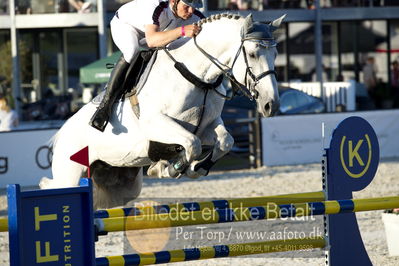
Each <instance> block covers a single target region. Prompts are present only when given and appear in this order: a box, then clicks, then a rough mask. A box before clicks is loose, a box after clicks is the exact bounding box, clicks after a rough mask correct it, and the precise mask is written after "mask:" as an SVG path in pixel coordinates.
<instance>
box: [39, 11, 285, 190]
mask: <svg viewBox="0 0 399 266" xmlns="http://www.w3.org/2000/svg"><path fill="white" fill-rule="evenodd" d="M250 19H251V20H252V18H250ZM244 21H245V18H239V19H229V18H226V17H222V18H220V19H218V20H214V21H212V22H206V23H203V24H202V31H201V34H199V35H198V36H197V43H198V44H199V46H201V47H202V48H203V49H204V50H205V51H207V52H208V53H209V54H211V55H212V56H213V57H214V58H217V60H218V61H219V62H221V63H223V64H225V65H230V66H231V64H232V61H233V59H234V56H235V55H236V53H237V50H238V49H239V47H240V43H241V36H240V30H241V27H242V25H243V24H244ZM279 23H281V21H280V22H279ZM279 23H278V24H279ZM172 46H173V45H172ZM172 46H171V47H172ZM244 46H245V49H246V52H247V54H248V61H249V66H250V67H251V70H252V72H253V73H254V74H255V75H258V74H259V73H262V72H264V71H267V70H269V69H274V60H275V57H276V55H277V51H276V49H275V48H274V47H273V48H268V49H266V48H265V47H263V46H261V45H259V44H258V43H256V42H253V41H245V42H244ZM171 54H172V55H173V56H174V57H175V59H176V60H177V61H180V62H184V64H185V65H186V67H187V68H188V69H189V70H190V71H191V72H192V73H194V74H195V75H196V76H197V77H199V78H200V79H202V80H203V81H205V82H214V81H215V80H216V78H217V77H218V76H219V75H220V74H221V71H220V70H219V69H218V68H216V67H215V66H214V65H213V64H212V63H211V61H210V60H209V59H207V58H206V57H205V56H204V55H203V54H202V53H201V52H200V51H199V50H198V49H197V48H196V47H195V45H194V42H193V40H189V41H188V42H187V43H185V44H184V45H182V46H181V47H179V48H176V49H172V50H171ZM245 70H246V64H245V62H244V58H243V55H242V53H241V54H240V56H239V58H238V60H237V62H236V63H235V65H234V68H233V74H234V75H235V77H236V78H237V80H238V81H239V82H241V83H244V82H245V81H244V78H245ZM249 80H251V79H249ZM256 89H257V90H258V91H259V98H258V99H257V105H258V111H259V112H260V113H262V114H263V115H264V116H269V115H270V114H269V113H268V112H270V110H265V106H266V105H267V104H268V103H270V102H278V91H277V81H276V79H275V76H274V75H268V76H267V77H265V78H263V79H261V80H260V82H259V84H258V85H257V86H256ZM218 91H219V92H221V93H226V90H225V89H224V87H223V86H220V87H219V88H218ZM138 100H139V103H140V119H138V118H137V117H136V116H135V115H134V113H133V111H132V108H131V106H130V103H129V100H124V101H122V102H120V103H118V104H115V105H114V112H113V116H112V118H111V120H110V123H109V124H108V125H107V127H106V129H105V131H104V132H103V133H102V132H100V131H98V130H96V129H94V128H92V127H91V126H89V124H88V121H89V119H90V117H91V116H92V115H93V113H94V112H95V110H96V106H95V105H94V104H93V103H88V104H87V105H85V106H84V107H83V108H82V109H81V110H79V112H77V113H76V114H75V115H74V116H73V117H71V118H70V119H69V120H68V121H67V122H66V123H65V125H64V126H63V127H62V128H61V129H60V131H59V132H58V133H57V136H56V140H55V143H54V144H55V145H54V151H53V152H54V155H53V164H52V171H53V179H48V178H43V179H42V181H41V182H40V187H41V188H58V187H68V186H77V185H78V182H79V179H80V177H81V176H82V175H83V174H84V172H85V167H84V166H82V165H79V164H77V163H75V162H72V161H71V160H70V159H69V158H70V156H71V155H72V154H74V153H76V152H77V151H79V150H80V149H82V148H84V147H86V146H87V145H88V146H89V152H90V153H89V160H90V163H93V162H95V161H97V160H101V161H103V162H106V163H107V164H109V165H111V166H117V167H142V166H146V165H149V164H151V161H150V160H149V158H148V144H149V141H150V140H152V141H158V142H162V143H167V144H180V145H182V146H183V147H184V149H185V155H186V159H187V160H188V161H189V162H192V165H193V164H194V163H195V159H196V158H197V157H198V156H199V155H200V154H201V145H212V146H214V149H213V155H212V161H216V160H217V159H219V158H221V157H222V156H223V155H225V154H226V153H227V152H228V151H229V150H230V149H231V147H232V145H233V143H234V140H233V138H232V137H231V135H230V134H229V133H228V132H227V130H226V128H225V127H224V124H223V121H222V120H221V118H220V114H221V111H222V108H223V104H224V99H223V98H221V97H220V96H219V95H218V94H216V93H215V92H214V91H209V93H208V96H207V98H206V106H205V110H204V115H203V118H202V121H201V123H200V126H199V129H198V131H197V134H196V135H194V134H193V133H192V132H193V131H194V129H195V128H196V127H197V126H198V123H199V120H200V119H199V116H200V115H199V114H200V113H201V108H202V107H201V106H202V104H203V101H204V91H203V90H201V89H198V88H195V87H194V86H193V85H192V84H191V83H190V82H188V81H187V80H186V79H184V78H183V77H182V76H181V74H180V73H179V72H178V71H177V70H176V69H175V68H174V67H173V61H172V60H171V59H170V58H169V57H168V56H167V55H166V53H165V52H163V51H160V52H159V53H158V58H157V60H156V62H155V63H154V65H153V67H152V71H151V73H150V74H149V77H148V80H147V82H146V84H145V85H144V87H143V88H142V90H141V91H140V94H139V95H138ZM166 166H167V164H166V162H163V161H161V162H159V163H158V164H156V165H154V167H152V170H151V171H150V173H151V174H153V175H157V176H159V177H169V174H168V172H167V168H166ZM190 169H191V168H190ZM190 169H189V170H188V171H187V172H186V175H188V176H190V177H198V176H199V175H201V173H195V172H193V171H192V170H190ZM109 178H112V176H110V177H109ZM141 180H142V173H141V171H140V173H139V174H138V176H137V177H136V178H135V179H134V182H135V183H136V185H137V186H136V188H137V189H135V191H131V196H132V197H137V196H138V195H139V193H140V189H141Z"/></svg>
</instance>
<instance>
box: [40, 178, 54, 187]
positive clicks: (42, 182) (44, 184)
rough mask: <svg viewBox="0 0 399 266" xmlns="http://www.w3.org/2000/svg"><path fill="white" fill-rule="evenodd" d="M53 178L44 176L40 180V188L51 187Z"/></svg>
mask: <svg viewBox="0 0 399 266" xmlns="http://www.w3.org/2000/svg"><path fill="white" fill-rule="evenodd" d="M50 183H51V179H50V178H47V177H43V178H42V179H41V180H40V183H39V187H40V189H46V188H49V187H50Z"/></svg>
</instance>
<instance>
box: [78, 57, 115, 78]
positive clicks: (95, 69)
mask: <svg viewBox="0 0 399 266" xmlns="http://www.w3.org/2000/svg"><path fill="white" fill-rule="evenodd" d="M121 54H122V53H121V52H119V51H118V52H115V53H113V54H112V55H110V56H108V57H105V58H102V59H100V60H97V61H95V62H93V63H90V64H88V65H86V66H83V67H81V68H80V70H79V79H80V83H83V84H93V83H94V84H98V83H106V82H108V79H109V77H110V75H111V71H112V67H111V66H112V65H113V64H114V63H116V61H117V60H118V58H119V57H120V56H121ZM110 65H111V66H110ZM107 66H108V67H107Z"/></svg>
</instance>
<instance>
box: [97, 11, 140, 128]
mask: <svg viewBox="0 0 399 266" xmlns="http://www.w3.org/2000/svg"><path fill="white" fill-rule="evenodd" d="M111 34H112V39H113V41H114V43H115V44H116V46H118V48H119V50H120V51H121V52H122V54H123V56H122V57H121V58H120V60H119V61H118V63H117V64H116V66H115V68H114V70H113V71H112V74H111V77H110V80H109V82H108V86H107V91H106V93H105V96H104V99H103V101H102V102H101V104H100V106H99V107H98V109H97V111H96V113H95V114H94V116H93V118H92V119H91V120H90V125H91V126H93V127H94V128H97V129H98V130H100V131H104V129H105V126H106V125H107V123H108V120H109V118H110V114H111V111H112V105H113V103H114V101H115V100H116V98H117V97H118V96H119V95H120V92H121V91H122V90H123V88H122V87H123V84H124V81H125V78H126V73H127V71H128V69H129V64H131V63H132V62H133V60H134V58H135V56H136V55H137V53H138V50H139V42H138V40H139V37H140V33H139V32H137V30H136V29H135V28H134V27H132V26H130V25H128V24H126V23H124V22H123V21H121V20H119V18H117V17H114V18H113V19H112V20H111Z"/></svg>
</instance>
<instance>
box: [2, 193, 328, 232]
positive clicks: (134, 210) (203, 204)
mask: <svg viewBox="0 0 399 266" xmlns="http://www.w3.org/2000/svg"><path fill="white" fill-rule="evenodd" d="M324 199H325V196H324V192H323V191H318V192H305V193H293V194H282V195H276V196H266V197H252V198H238V199H220V200H213V201H198V202H183V203H173V204H162V205H154V206H137V207H128V208H113V209H105V210H97V211H95V212H94V218H115V217H124V216H137V215H148V214H159V213H169V212H171V211H179V212H180V211H186V210H188V211H200V210H204V209H226V208H240V207H256V206H263V205H267V204H269V203H276V204H288V203H300V202H313V201H322V200H324ZM7 231H8V219H7V218H0V232H7Z"/></svg>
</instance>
